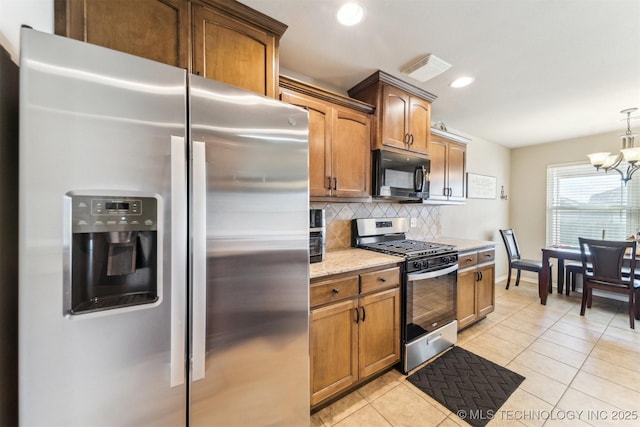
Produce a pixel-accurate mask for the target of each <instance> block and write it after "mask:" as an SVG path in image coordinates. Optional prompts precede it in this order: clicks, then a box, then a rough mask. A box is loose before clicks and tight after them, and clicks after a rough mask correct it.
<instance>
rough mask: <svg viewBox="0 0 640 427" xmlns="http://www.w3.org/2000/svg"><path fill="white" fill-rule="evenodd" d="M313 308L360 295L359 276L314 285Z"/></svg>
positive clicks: (312, 289) (312, 287)
mask: <svg viewBox="0 0 640 427" xmlns="http://www.w3.org/2000/svg"><path fill="white" fill-rule="evenodd" d="M310 291H311V292H310V293H311V296H310V299H311V307H315V306H317V305H322V304H327V303H330V302H333V301H339V300H342V299H345V298H351V297H355V296H357V295H358V276H350V277H343V278H341V279H334V280H326V281H323V282H318V283H312V284H311V289H310Z"/></svg>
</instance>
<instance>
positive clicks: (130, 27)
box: [55, 0, 189, 68]
mask: <svg viewBox="0 0 640 427" xmlns="http://www.w3.org/2000/svg"><path fill="white" fill-rule="evenodd" d="M188 10H189V8H188V2H187V0H136V1H131V0H109V1H105V0H57V1H56V14H55V15H56V16H55V19H56V22H55V26H56V28H55V32H56V34H58V35H62V36H66V37H70V38H74V39H76V40H82V41H85V42H88V43H92V44H96V45H99V46H104V47H108V48H110V49H114V50H118V51H121V52H126V53H130V54H132V55H137V56H141V57H143V58H148V59H152V60H154V61H159V62H162V63H165V64H169V65H174V66H176V67H180V68H188V66H189V63H188V58H189V55H188V49H189V48H188V46H189V44H188V43H189V12H188Z"/></svg>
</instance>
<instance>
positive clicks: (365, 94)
mask: <svg viewBox="0 0 640 427" xmlns="http://www.w3.org/2000/svg"><path fill="white" fill-rule="evenodd" d="M349 95H350V96H352V97H354V98H356V99H360V100H362V101H364V102H367V103H370V104H373V105H374V106H375V107H376V114H375V124H374V127H373V139H372V145H371V149H374V150H375V149H378V148H391V149H392V150H395V149H398V150H408V151H412V152H416V153H420V154H428V153H429V140H430V132H429V129H430V128H431V102H433V101H434V100H435V99H436V96H435V95H433V94H431V93H429V92H427V91H424V90H422V89H419V88H417V87H415V86H413V85H410V84H408V83H406V82H403V81H402V80H399V79H397V78H395V77H393V76H391V75H389V74H386V73H384V72H383V71H377V72H376V73H374V74H372V75H371V76H369V77H368V78H367V79H365V80H363V81H362V82H360V83H359V84H358V85H356V86H354V87H353V88H351V89H349Z"/></svg>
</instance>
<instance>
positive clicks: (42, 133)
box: [19, 29, 187, 426]
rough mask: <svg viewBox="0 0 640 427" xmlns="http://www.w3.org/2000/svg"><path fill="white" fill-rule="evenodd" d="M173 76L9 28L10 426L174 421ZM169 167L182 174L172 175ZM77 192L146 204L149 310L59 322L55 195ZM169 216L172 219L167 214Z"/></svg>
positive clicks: (180, 370)
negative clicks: (15, 415) (12, 158)
mask: <svg viewBox="0 0 640 427" xmlns="http://www.w3.org/2000/svg"><path fill="white" fill-rule="evenodd" d="M185 74H186V73H185V71H184V70H180V69H177V68H172V67H168V66H164V65H160V64H158V63H155V62H152V61H148V60H145V59H141V58H137V57H134V56H130V55H126V54H122V53H118V52H114V51H111V50H108V49H104V48H99V47H96V46H92V45H89V44H86V43H81V42H77V41H74V40H70V39H66V38H62V37H56V36H52V35H48V34H43V33H38V32H36V31H33V30H28V29H23V31H22V48H21V67H20V79H21V81H20V229H19V235H20V247H19V255H20V257H19V263H20V273H19V283H20V295H19V321H20V325H19V328H20V340H19V341H20V342H19V357H20V366H19V371H20V424H21V425H24V426H30V425H61V426H62V425H64V426H89V425H91V426H101V425H105V426H114V425H171V426H176V425H184V423H185V421H186V414H187V412H186V393H187V383H186V381H185V369H184V363H183V360H184V354H185V339H181V338H180V337H181V336H182V337H185V336H186V332H185V327H184V326H185V325H186V307H185V304H184V302H185V301H186V297H185V292H186V276H187V275H186V261H184V258H186V254H185V252H186V230H187V224H186V218H187V214H186V207H187V199H186V196H187V191H186V188H187V187H186V175H185V172H184V171H186V163H187V157H186V149H187V148H186V142H185V141H186V132H185V129H186V77H185ZM172 141H173V142H172ZM180 141H182V142H180ZM180 143H181V144H182V149H180V148H179V145H180ZM180 170H182V176H176V174H177V173H180V172H179V171H180ZM172 187H173V189H174V190H177V191H176V192H175V193H173V194H172ZM180 190H181V191H180ZM77 192H81V193H89V194H97V195H100V194H105V195H107V194H108V195H111V196H113V195H118V194H122V195H127V194H136V195H137V194H146V195H149V196H150V197H152V198H154V199H156V200H157V210H158V212H157V253H155V254H152V255H151V257H152V258H153V256H157V257H158V258H157V259H158V260H159V262H158V263H156V267H155V270H154V274H153V275H154V276H157V278H158V285H159V286H158V289H160V290H161V291H160V294H159V299H158V301H157V302H155V303H153V304H143V305H139V306H133V307H126V308H120V309H113V310H104V311H99V312H95V313H91V314H81V315H71V314H69V312H65V310H64V309H63V307H64V301H66V300H67V298H68V295H65V294H64V292H63V289H68V287H67V285H68V283H69V280H70V278H69V277H70V275H71V271H70V269H71V267H70V264H71V261H70V258H71V252H73V251H74V249H72V248H73V246H71V247H70V241H71V232H70V230H71V224H70V222H71V221H70V218H71V217H70V215H69V211H70V210H71V206H69V204H70V203H71V202H70V200H71V199H70V198H69V197H65V194H71V193H73V194H75V193H77ZM110 203H112V202H110ZM172 206H173V207H174V208H175V209H179V210H183V211H181V212H173V211H172ZM124 207H125V204H118V203H113V204H112V208H113V209H121V208H124ZM180 218H182V220H180ZM129 220H130V218H129V217H126V218H124V217H123V218H122V221H125V222H126V221H129ZM88 241H93V239H88ZM175 245H182V246H181V247H182V249H180V246H178V248H175V247H174V246H175ZM74 253H77V252H74ZM137 253H138V255H137V256H140V253H141V251H140V250H138V251H137ZM92 256H93V255H92ZM175 257H182V258H183V262H182V265H183V267H182V271H177V270H175V269H176V268H180V267H179V266H180V263H177V264H176V265H177V266H178V267H174V266H173V263H172V261H175V260H173V258H175ZM145 262H146V261H141V263H142V264H144V263H145ZM136 263H138V261H136ZM142 264H141V265H142ZM113 280H115V279H113ZM176 300H182V301H183V304H177V303H176ZM174 305H175V306H174ZM172 315H173V319H172ZM172 320H173V321H175V322H177V323H174V326H173V327H172ZM172 343H173V345H174V349H172V348H171V345H172ZM175 346H178V348H177V349H176V348H175ZM172 364H173V369H172ZM176 364H178V366H177V368H176ZM176 372H177V373H176ZM172 385H174V386H173V387H172Z"/></svg>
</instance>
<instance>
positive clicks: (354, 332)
mask: <svg viewBox="0 0 640 427" xmlns="http://www.w3.org/2000/svg"><path fill="white" fill-rule="evenodd" d="M358 314H359V313H358V309H357V300H347V301H344V302H339V303H335V304H331V305H328V306H325V307H322V308H317V309H314V310H311V319H310V322H309V334H310V336H309V351H310V355H311V405H315V404H317V403H318V402H321V401H322V400H324V399H326V398H328V397H329V396H331V395H333V394H335V393H337V392H339V391H341V390H344V389H345V388H347V387H349V386H350V385H351V384H353V383H354V382H356V381H357V380H358V356H357V353H358V323H356V319H357V316H358Z"/></svg>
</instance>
